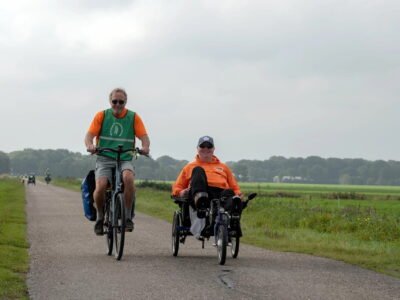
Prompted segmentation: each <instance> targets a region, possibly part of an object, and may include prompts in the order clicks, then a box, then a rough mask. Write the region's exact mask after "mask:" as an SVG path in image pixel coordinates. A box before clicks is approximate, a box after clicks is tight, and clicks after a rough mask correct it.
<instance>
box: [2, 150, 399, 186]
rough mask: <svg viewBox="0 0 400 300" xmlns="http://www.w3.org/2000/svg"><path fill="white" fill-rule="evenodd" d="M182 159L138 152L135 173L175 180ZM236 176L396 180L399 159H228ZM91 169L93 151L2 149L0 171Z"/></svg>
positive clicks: (66, 173)
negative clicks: (3, 150) (145, 154)
mask: <svg viewBox="0 0 400 300" xmlns="http://www.w3.org/2000/svg"><path fill="white" fill-rule="evenodd" d="M186 163H187V161H186V160H177V159H174V158H172V157H170V156H161V157H159V158H157V159H152V158H146V157H138V159H137V160H135V161H134V165H135V172H136V177H137V178H139V179H148V180H169V181H170V180H175V179H176V177H177V176H178V174H179V172H180V170H181V169H182V167H183V166H184V165H185V164H186ZM227 164H228V165H229V166H230V167H231V168H232V170H233V172H234V173H235V176H236V177H237V178H238V180H239V181H249V182H273V181H276V182H306V183H325V184H327V183H328V184H329V183H331V184H362V185H400V162H398V161H393V160H389V161H383V160H377V161H368V160H364V159H340V158H327V159H324V158H321V157H318V156H309V157H307V158H285V157H282V156H272V157H270V158H269V159H267V160H245V159H243V160H239V161H237V162H227ZM94 168H95V156H92V155H83V154H81V153H78V152H71V151H69V150H66V149H57V150H34V149H24V150H21V151H14V152H11V153H5V152H1V151H0V174H2V173H11V174H14V175H24V174H29V173H34V174H37V175H43V174H44V173H45V171H46V170H47V169H49V170H50V172H51V174H52V175H53V176H56V177H79V178H82V177H84V176H85V175H86V174H87V172H88V171H89V170H90V169H94Z"/></svg>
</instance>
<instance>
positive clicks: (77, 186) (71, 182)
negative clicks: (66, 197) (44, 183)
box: [50, 178, 81, 191]
mask: <svg viewBox="0 0 400 300" xmlns="http://www.w3.org/2000/svg"><path fill="white" fill-rule="evenodd" d="M50 184H54V185H57V186H60V187H63V188H66V189H70V190H73V191H80V190H81V180H80V179H76V178H66V179H65V178H64V179H60V178H53V179H52V180H51V183H50Z"/></svg>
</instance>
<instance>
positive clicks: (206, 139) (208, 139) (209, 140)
mask: <svg viewBox="0 0 400 300" xmlns="http://www.w3.org/2000/svg"><path fill="white" fill-rule="evenodd" d="M206 142H207V143H210V144H211V145H212V146H213V147H214V140H213V138H212V137H211V136H208V135H205V136H202V137H201V138H199V142H198V143H197V147H199V146H200V145H201V144H203V143H206Z"/></svg>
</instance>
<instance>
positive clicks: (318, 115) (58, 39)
mask: <svg viewBox="0 0 400 300" xmlns="http://www.w3.org/2000/svg"><path fill="white" fill-rule="evenodd" d="M399 29H400V1H398V0H393V1H390V0H388V1H384V0H376V1H371V0H369V1H367V0H364V1H355V0H346V1H341V0H337V1H329V0H324V1H319V0H315V1H307V0H302V1H300V0H277V1H250V0H244V1H224V0H219V1H186V0H182V1H161V0H160V1H128V0H119V1H116V0H113V1H108V0H107V1H106V0H101V1H100V0H96V1H95V0H86V1H85V0H68V1H51V0H48V1H44V0H35V1H32V0H24V1H22V0H15V1H2V2H1V4H0V51H1V52H0V90H1V100H0V101H1V110H0V150H2V151H5V152H11V151H14V150H22V149H24V148H34V149H58V148H64V149H69V150H72V151H78V152H82V153H84V152H85V147H84V143H83V139H84V135H85V133H86V131H87V129H88V127H89V124H90V122H91V121H92V119H93V117H94V115H95V113H96V112H97V111H100V110H103V109H105V108H108V107H109V104H108V94H109V92H110V91H111V90H112V89H113V88H115V87H123V88H125V89H126V90H127V92H128V108H130V109H132V110H134V111H136V112H137V113H138V114H139V115H140V116H141V117H142V119H143V121H144V123H145V125H146V128H147V130H148V132H149V136H150V139H151V152H152V155H153V157H155V158H157V157H159V156H161V155H170V156H172V157H174V158H177V159H188V160H190V159H192V158H193V157H194V154H195V147H196V142H197V139H198V138H199V136H201V135H206V134H207V135H211V136H213V137H214V139H215V143H216V152H215V153H216V155H217V156H219V157H220V159H221V160H223V161H229V160H234V161H237V160H240V159H243V158H247V159H262V160H263V159H268V158H269V157H270V156H272V155H282V156H285V157H307V156H310V155H318V156H321V157H324V158H327V157H339V158H365V159H369V160H376V159H384V160H389V159H394V160H400V136H399V132H400V117H399V112H400V99H399V95H400V80H399V79H400V34H399Z"/></svg>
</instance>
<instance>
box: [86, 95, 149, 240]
mask: <svg viewBox="0 0 400 300" xmlns="http://www.w3.org/2000/svg"><path fill="white" fill-rule="evenodd" d="M127 100H128V97H127V94H126V92H125V90H124V89H121V88H116V89H114V90H112V91H111V93H110V95H109V101H110V105H111V108H109V109H106V110H104V111H100V112H98V113H97V114H96V115H95V117H94V119H93V121H92V123H91V124H90V127H89V129H88V131H87V133H86V136H85V145H86V148H87V150H88V151H89V152H91V153H96V147H97V146H99V147H107V148H117V147H118V145H121V144H122V145H123V148H124V149H128V148H134V147H135V137H137V138H138V139H139V140H140V141H141V144H142V148H141V149H140V152H141V153H142V154H149V152H150V139H149V136H148V135H147V131H146V128H145V126H144V124H143V121H142V119H141V118H140V117H139V115H138V114H137V113H135V112H133V111H131V110H128V109H126V108H125V106H126V103H127ZM94 138H96V145H95V144H94V143H93V140H94ZM116 157H117V154H116V153H111V152H104V153H101V154H98V155H97V159H96V171H95V176H96V189H95V191H94V194H93V198H94V201H95V203H96V207H97V220H96V224H95V226H94V232H95V233H96V234H97V235H102V234H103V219H104V211H103V208H104V201H105V192H106V189H107V186H108V185H109V183H111V182H112V169H113V167H115V159H116ZM132 158H133V155H132V154H131V153H129V152H127V153H124V154H122V155H121V160H122V161H121V168H122V179H123V182H124V198H125V211H126V214H125V215H126V216H127V220H126V230H127V231H132V230H133V227H134V224H133V221H132V217H133V216H132V215H131V211H132V205H134V201H135V199H134V194H135V186H134V169H133V164H132Z"/></svg>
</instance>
